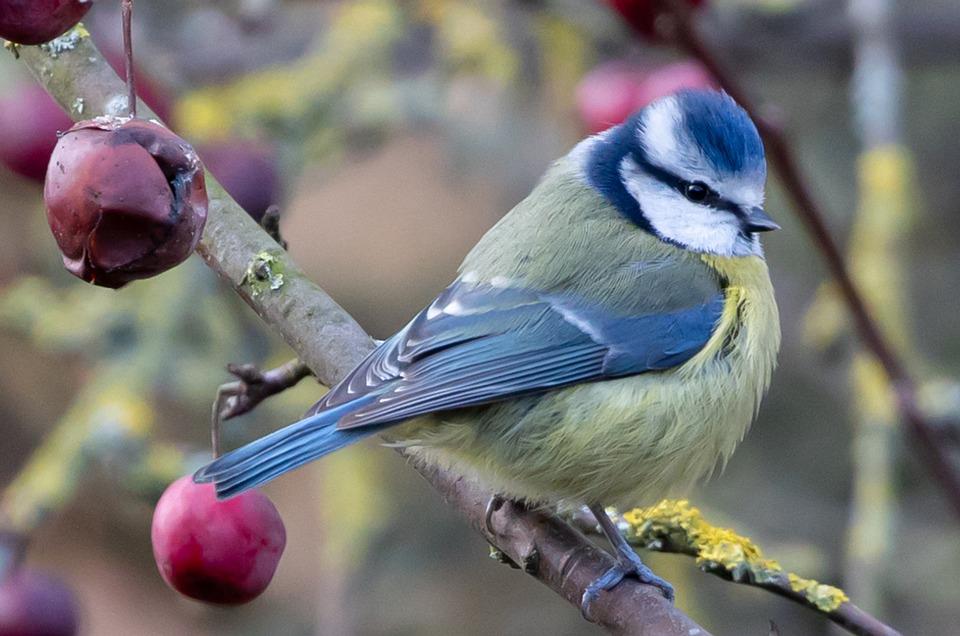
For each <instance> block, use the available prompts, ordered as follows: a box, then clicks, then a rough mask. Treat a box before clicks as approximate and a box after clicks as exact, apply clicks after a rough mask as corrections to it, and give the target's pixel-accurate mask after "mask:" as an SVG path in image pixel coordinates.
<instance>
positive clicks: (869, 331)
mask: <svg viewBox="0 0 960 636" xmlns="http://www.w3.org/2000/svg"><path fill="white" fill-rule="evenodd" d="M660 2H662V3H663V6H664V7H665V8H666V9H667V10H668V11H669V12H670V14H671V15H672V16H673V18H674V20H673V24H672V26H673V28H674V36H675V38H676V41H677V43H678V45H679V46H680V47H681V48H683V49H684V50H686V51H687V52H688V53H689V54H690V55H691V56H693V57H694V58H696V59H697V60H699V61H700V62H701V63H702V64H703V65H704V66H705V67H706V68H707V69H708V70H709V71H710V72H711V73H712V74H713V75H714V76H715V77H716V78H717V81H718V82H719V83H720V85H721V86H723V88H724V89H725V90H726V91H727V93H729V94H730V96H731V97H733V98H734V99H735V100H736V101H737V102H738V103H739V104H740V105H741V106H743V107H744V108H745V109H746V110H747V111H748V112H749V113H750V115H751V116H752V117H753V119H754V121H755V122H756V124H757V128H758V129H759V130H760V134H761V135H762V136H763V139H764V142H765V145H766V150H767V154H768V156H769V157H770V159H771V161H772V163H773V165H774V167H775V168H776V169H777V171H778V172H779V174H780V180H781V182H782V184H783V187H784V189H785V190H786V191H787V193H788V195H789V196H790V198H791V199H792V200H793V204H794V209H795V211H796V213H797V214H798V215H799V217H800V218H801V220H802V221H803V222H804V223H805V224H806V226H807V230H808V231H809V232H810V234H811V236H812V238H813V242H814V245H815V246H816V247H817V249H819V250H820V253H821V254H822V256H823V258H824V260H825V261H826V264H827V268H828V270H829V271H830V274H831V275H832V276H833V278H834V279H835V281H836V283H837V287H838V291H839V293H840V295H841V297H842V298H843V300H844V303H845V304H846V305H847V307H848V308H849V310H850V312H851V314H852V317H853V320H854V324H855V326H856V328H857V331H858V332H859V334H860V337H861V339H862V340H863V344H864V346H865V347H866V348H867V349H868V350H869V351H870V352H871V353H872V354H873V356H874V357H875V358H876V360H877V362H878V363H879V364H880V366H881V367H882V368H883V370H884V372H885V374H886V376H887V378H888V380H889V384H890V389H891V390H892V393H893V399H894V400H895V404H896V408H897V410H898V412H899V414H900V417H901V418H902V420H903V422H905V423H906V425H907V427H908V429H909V431H910V433H911V434H912V435H913V438H914V440H915V441H916V442H917V447H918V450H919V452H920V453H921V455H922V456H923V459H924V463H925V464H926V465H928V466H929V468H930V471H931V472H932V473H933V476H934V478H935V479H936V480H937V482H938V483H939V485H940V487H941V490H942V491H943V493H944V495H945V496H946V498H947V500H948V501H949V502H950V504H951V506H952V507H953V509H954V512H955V513H956V514H957V515H960V472H958V470H957V466H956V465H955V464H954V462H953V461H952V459H951V458H950V456H949V454H948V452H947V449H946V448H944V445H943V444H942V443H941V441H942V439H941V437H940V436H938V435H937V433H936V430H935V429H936V428H937V427H936V426H934V425H933V424H931V422H930V421H928V419H927V417H926V415H925V414H924V413H923V411H922V410H921V409H920V407H919V406H918V404H917V397H916V393H917V385H916V382H915V381H914V379H913V377H912V376H911V375H910V373H909V372H908V371H907V368H906V366H905V365H904V363H903V360H902V359H901V357H900V355H899V354H898V353H897V352H896V350H895V349H894V347H893V345H892V344H891V343H890V341H889V340H888V339H887V337H886V336H885V335H884V333H883V331H882V330H881V328H880V325H879V324H878V323H877V321H876V319H875V318H874V317H873V315H872V314H871V312H870V310H869V309H868V306H867V302H866V300H864V296H863V294H862V293H861V291H860V289H859V288H858V287H857V285H856V284H855V283H854V281H853V278H852V277H851V276H850V272H849V270H848V269H847V266H846V264H845V262H844V258H843V255H842V254H841V252H840V249H839V247H838V246H837V243H836V242H835V241H834V239H833V235H832V234H831V232H830V230H829V229H828V228H827V224H826V222H825V220H824V219H825V218H826V217H825V215H824V213H823V210H822V208H821V207H820V204H819V203H818V202H817V200H816V198H815V197H814V195H813V191H812V190H811V188H810V186H809V184H808V183H807V181H806V180H805V179H804V177H803V175H802V173H801V171H800V167H799V165H798V163H797V160H796V157H795V156H794V153H793V150H792V148H791V145H790V142H789V140H788V139H787V136H786V134H785V133H784V131H783V130H782V129H781V127H780V126H779V125H778V124H776V123H774V122H773V121H771V120H770V119H769V118H767V117H765V116H763V112H764V111H763V110H762V109H761V108H759V107H758V106H757V104H756V103H755V102H754V101H753V100H752V99H751V98H750V97H749V95H748V94H747V93H746V92H745V91H744V90H743V87H742V86H741V85H740V82H739V81H738V80H737V78H736V77H735V75H734V74H733V73H731V72H730V71H729V69H728V68H727V67H726V66H725V65H724V64H723V62H721V61H720V59H719V57H718V56H717V55H716V53H715V51H714V50H713V49H712V47H710V46H709V45H708V44H707V42H706V41H705V40H704V39H703V38H702V37H701V35H700V32H699V30H698V28H697V26H696V23H695V19H694V15H693V11H692V10H691V8H690V6H689V5H688V4H687V1H686V0H660Z"/></svg>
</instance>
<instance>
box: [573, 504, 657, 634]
mask: <svg viewBox="0 0 960 636" xmlns="http://www.w3.org/2000/svg"><path fill="white" fill-rule="evenodd" d="M590 511H591V512H593V514H594V516H595V517H596V518H597V522H598V523H599V524H600V528H601V529H602V530H603V533H604V534H605V535H606V537H607V539H608V540H609V541H610V543H611V545H612V546H613V547H614V550H615V554H616V557H617V564H616V565H614V566H613V567H612V568H610V569H609V570H607V571H606V572H604V573H603V574H602V575H601V576H600V577H599V578H597V580H596V581H594V582H593V583H591V584H590V585H588V586H587V589H586V590H584V592H583V596H582V597H581V599H580V612H581V613H582V614H583V617H584V618H585V619H587V620H588V621H592V619H591V617H590V606H591V604H593V602H594V601H596V600H597V597H598V596H600V592H604V591H607V590H612V589H613V588H614V587H616V586H617V585H618V584H619V583H620V581H622V580H623V579H624V578H626V577H628V576H632V577H634V578H635V579H637V580H638V581H640V582H641V583H644V584H646V585H652V586H654V587H656V588H658V589H659V590H660V591H661V592H662V593H663V596H664V598H666V599H667V600H668V601H670V602H671V603H672V602H673V599H674V596H675V593H674V590H673V586H672V585H670V583H668V582H667V581H665V580H663V579H662V578H660V577H659V576H657V575H656V574H654V573H653V570H651V569H650V568H649V567H647V565H646V564H645V563H644V562H643V561H642V560H641V559H640V556H639V555H638V554H637V553H636V552H635V551H634V549H633V547H632V546H631V545H630V544H629V543H627V541H626V539H624V538H623V535H621V534H620V532H619V531H618V530H617V528H616V526H615V525H614V524H613V522H612V521H611V520H610V517H609V516H607V513H606V511H604V509H603V508H602V507H600V506H591V507H590Z"/></svg>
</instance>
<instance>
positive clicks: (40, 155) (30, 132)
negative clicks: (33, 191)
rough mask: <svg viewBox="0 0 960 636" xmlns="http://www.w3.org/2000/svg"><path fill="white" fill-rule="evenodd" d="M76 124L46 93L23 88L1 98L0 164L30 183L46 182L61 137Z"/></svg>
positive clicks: (35, 86)
mask: <svg viewBox="0 0 960 636" xmlns="http://www.w3.org/2000/svg"><path fill="white" fill-rule="evenodd" d="M70 126H73V122H72V121H71V120H70V118H69V117H68V116H67V114H66V113H65V112H63V110H61V109H60V106H58V105H57V103H56V102H55V101H53V98H51V97H50V96H49V95H48V94H47V92H46V91H45V90H43V89H42V88H40V87H39V86H37V85H36V84H23V85H22V86H17V87H15V88H13V89H12V90H11V91H10V93H9V94H8V95H6V96H5V97H2V98H0V163H2V164H3V165H4V166H6V167H7V168H9V169H10V170H12V171H13V172H16V173H17V174H20V175H23V176H24V177H27V178H28V179H33V180H35V181H41V182H42V181H43V176H44V175H45V174H46V173H47V164H48V163H50V154H51V153H52V152H53V147H54V146H56V145H57V133H58V132H61V131H64V130H67V129H68V128H70Z"/></svg>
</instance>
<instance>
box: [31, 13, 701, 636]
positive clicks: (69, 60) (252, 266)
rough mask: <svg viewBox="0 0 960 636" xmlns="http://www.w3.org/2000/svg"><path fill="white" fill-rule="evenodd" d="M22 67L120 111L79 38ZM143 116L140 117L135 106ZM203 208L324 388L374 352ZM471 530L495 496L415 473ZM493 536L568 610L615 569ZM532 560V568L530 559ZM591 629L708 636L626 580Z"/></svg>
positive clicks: (308, 286)
mask: <svg viewBox="0 0 960 636" xmlns="http://www.w3.org/2000/svg"><path fill="white" fill-rule="evenodd" d="M20 54H21V59H22V60H23V61H24V63H25V64H26V65H27V66H28V68H29V69H30V71H31V72H32V73H33V75H34V76H35V77H36V78H37V80H38V81H39V82H40V83H41V84H42V85H43V86H44V87H45V88H46V89H47V90H48V91H49V92H50V94H51V95H52V96H53V97H54V98H55V99H56V100H57V101H58V102H59V103H60V104H61V105H62V106H63V107H64V108H65V109H66V110H68V112H70V114H71V115H72V116H74V117H78V116H79V113H78V112H77V111H76V110H75V109H74V108H73V105H75V104H77V103H78V102H79V103H81V104H84V105H85V109H84V112H85V113H91V114H92V113H107V112H111V113H112V112H114V111H115V109H116V106H115V105H116V104H117V103H122V102H124V101H125V99H124V97H123V95H124V91H125V88H124V85H123V83H122V82H121V81H120V79H119V78H118V77H117V76H116V75H115V74H114V73H113V71H111V70H110V67H109V66H108V65H107V63H106V62H105V61H104V59H103V58H102V56H101V55H100V54H99V52H98V51H97V50H96V48H95V47H94V46H93V43H92V42H90V40H89V38H88V37H86V35H85V31H83V29H82V28H78V29H75V30H74V31H72V32H70V33H68V34H67V35H65V36H63V37H61V38H59V39H58V40H55V41H54V42H53V43H51V44H49V45H44V46H41V47H23V48H22V49H21V51H20ZM140 108H141V112H144V113H147V112H148V111H147V109H146V107H145V106H143V105H142V104H141V105H140ZM207 180H208V181H207V184H208V188H207V189H208V192H209V195H210V208H209V217H208V221H207V227H206V229H205V231H204V237H203V240H202V241H201V244H200V246H199V247H198V252H199V253H200V255H201V256H202V257H203V259H204V260H205V261H206V262H207V264H208V265H209V266H210V267H211V268H213V269H214V270H216V271H217V272H218V273H219V274H220V275H221V276H222V277H223V278H224V279H225V280H226V281H227V282H229V283H230V284H231V285H232V286H233V288H234V290H236V292H237V293H238V294H239V295H240V296H241V297H242V298H243V299H244V300H245V301H246V302H247V304H248V305H250V307H251V308H253V309H254V311H256V312H257V314H258V315H259V316H260V317H261V318H263V320H264V321H265V322H266V323H267V324H269V325H270V326H272V327H273V328H275V329H276V330H277V331H278V332H279V333H280V334H281V335H282V336H283V338H284V339H285V340H286V341H287V343H288V344H289V345H290V346H291V347H292V348H293V349H294V351H296V352H297V354H298V355H299V356H300V358H301V360H303V362H304V363H305V364H306V365H307V366H309V367H310V368H311V369H312V370H313V371H314V373H315V375H316V376H317V377H318V378H319V379H320V380H321V382H323V383H324V384H327V385H330V384H333V383H335V382H336V381H338V380H339V379H341V378H343V377H344V376H345V375H346V373H347V372H349V371H350V370H351V369H352V368H353V367H354V366H355V365H356V364H357V363H358V362H359V361H360V360H362V358H363V357H364V356H365V355H366V353H368V352H369V351H370V350H371V349H372V348H373V341H372V340H371V339H370V337H369V336H368V335H367V334H366V333H364V331H363V330H362V329H361V327H360V326H359V325H358V324H357V323H356V322H355V321H354V320H353V318H351V317H350V315H349V314H347V313H346V312H345V311H344V310H343V309H342V308H341V307H340V306H339V305H337V304H336V303H335V302H334V301H333V300H332V299H331V298H330V297H329V296H327V294H326V293H325V292H323V290H321V289H320V288H319V287H318V286H316V285H315V284H314V283H312V282H311V281H310V280H309V279H308V278H307V276H306V275H305V274H304V273H303V272H302V271H301V270H300V269H299V268H298V267H297V266H296V265H295V264H294V262H293V261H292V260H291V259H290V257H289V256H288V255H287V254H286V252H285V251H284V250H283V249H282V248H280V246H278V245H277V244H276V242H274V240H273V239H272V238H271V237H270V236H269V235H268V234H267V233H266V232H264V230H263V229H262V228H261V227H260V226H258V225H257V224H256V222H254V221H253V220H252V219H251V218H250V217H249V216H248V215H247V214H246V213H245V212H244V211H243V210H242V209H241V208H240V207H239V206H238V205H237V204H236V203H235V202H234V201H233V200H232V199H230V197H229V196H228V195H227V194H226V192H224V190H223V188H222V187H221V186H220V185H219V184H218V183H217V182H216V180H215V179H213V177H212V176H211V175H209V174H208V175H207ZM417 469H418V470H419V471H420V472H421V474H422V475H423V476H424V477H425V478H426V479H427V481H429V482H430V483H431V485H433V486H434V488H436V489H437V490H438V491H439V492H440V493H441V494H442V495H443V496H444V498H445V499H446V501H447V502H448V503H450V504H451V505H452V506H454V507H455V508H456V509H457V510H458V511H459V512H460V513H461V514H462V515H463V516H464V517H465V518H466V519H467V520H468V521H469V522H470V524H471V525H472V526H473V527H474V528H478V529H479V528H482V526H483V525H484V521H483V520H484V518H485V508H486V503H487V501H488V500H489V499H490V497H491V495H492V493H489V492H485V491H484V490H483V489H482V488H481V487H480V486H479V485H477V484H473V483H471V482H468V481H467V480H466V479H464V478H463V477H461V476H458V475H454V474H452V473H449V472H447V471H443V470H439V469H436V468H427V467H417ZM494 527H495V529H497V534H496V536H494V535H490V534H488V533H486V532H485V531H484V537H485V538H486V539H487V540H488V541H490V542H491V543H492V544H494V545H495V546H496V547H497V548H498V549H499V550H500V551H502V552H503V553H504V554H506V555H507V556H508V557H509V558H510V559H511V560H513V561H514V562H516V563H523V564H526V565H527V567H526V569H525V571H527V572H528V573H529V574H530V575H531V576H533V577H535V578H536V579H538V580H539V581H541V582H542V583H544V584H545V585H547V586H548V587H550V588H551V589H552V590H553V591H554V592H556V593H557V594H559V595H560V596H561V597H563V598H564V599H566V600H567V601H569V602H570V603H571V604H572V605H574V606H575V607H578V608H579V606H580V600H581V598H582V595H583V592H584V590H585V589H586V587H587V585H588V584H589V583H590V582H592V581H593V580H595V579H596V578H597V577H598V576H599V575H600V574H601V573H602V572H604V571H605V570H607V569H608V568H609V567H610V566H611V565H613V560H612V557H610V556H609V555H607V554H606V553H604V552H602V551H600V550H598V549H597V548H595V547H593V546H592V545H591V544H590V543H589V541H587V539H586V538H585V537H583V536H582V535H581V534H580V533H578V532H577V531H575V530H574V529H573V528H571V527H570V526H568V525H566V524H565V523H563V522H562V521H560V520H559V519H557V518H556V517H554V516H552V515H550V514H548V513H545V512H542V511H530V510H522V509H519V508H516V507H514V506H503V507H502V508H501V509H500V511H499V512H497V513H496V515H495V516H494ZM534 555H536V558H534ZM592 614H593V617H594V618H595V620H596V621H597V622H598V623H599V624H600V625H601V626H603V627H606V628H607V629H609V630H611V631H612V632H615V633H620V634H636V635H642V634H649V635H651V636H653V635H657V636H670V635H677V636H681V635H682V636H689V635H691V634H707V632H706V630H704V629H703V628H702V627H700V626H698V625H697V624H696V623H694V622H693V621H692V620H691V619H690V618H689V617H687V616H686V615H685V614H683V612H681V611H680V610H679V609H677V608H676V607H675V606H673V605H672V604H671V603H669V602H668V601H666V600H665V599H664V598H663V596H662V594H661V593H660V591H659V590H657V589H656V588H654V587H651V586H647V585H642V584H640V583H639V582H637V581H635V580H632V579H626V580H624V581H623V582H622V583H621V584H620V585H618V586H617V587H615V588H614V589H613V590H610V591H609V592H606V593H604V594H602V595H601V597H600V598H599V599H598V601H597V602H596V603H595V604H594V606H593V607H592Z"/></svg>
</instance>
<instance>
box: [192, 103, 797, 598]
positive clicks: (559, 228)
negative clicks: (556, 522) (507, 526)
mask: <svg viewBox="0 0 960 636" xmlns="http://www.w3.org/2000/svg"><path fill="white" fill-rule="evenodd" d="M765 180H766V163H765V159H764V151H763V145H762V143H761V141H760V137H759V135H758V134H757V130H756V128H755V127H754V125H753V122H752V121H751V120H750V118H749V116H748V115H747V114H746V113H745V112H744V111H743V110H742V109H741V108H740V107H739V106H738V105H737V104H736V103H735V102H734V101H733V100H732V99H731V98H730V97H729V96H727V95H726V94H724V93H718V92H713V91H684V92H680V93H677V94H675V95H672V96H669V97H666V98H663V99H660V100H658V101H656V102H653V103H652V104H650V105H648V106H647V107H645V108H643V109H642V110H641V111H639V112H637V113H636V114H635V115H634V116H633V117H631V118H630V119H629V120H628V121H626V122H625V123H623V124H621V125H619V126H616V127H614V128H611V129H609V130H607V131H606V132H603V133H601V134H599V135H596V136H593V137H590V138H588V139H586V140H584V141H582V142H581V143H580V144H578V145H577V146H576V147H575V148H574V149H573V150H572V151H571V152H570V153H569V154H568V155H567V156H566V157H564V158H562V159H560V160H559V161H557V162H556V163H555V164H554V165H553V166H552V167H551V168H550V169H549V170H548V171H547V173H546V175H545V176H544V177H543V179H542V180H541V181H540V183H539V185H537V187H536V188H535V189H534V190H533V192H532V193H531V194H530V195H529V196H528V197H527V198H526V199H524V200H523V201H522V202H520V203H519V204H518V205H517V206H516V207H515V208H514V209H513V210H512V211H511V212H510V213H509V214H507V215H506V216H505V217H504V218H503V219H502V220H501V221H500V222H499V223H497V225H496V226H495V227H493V228H492V229H491V230H490V231H489V232H488V233H487V234H486V235H485V236H484V237H483V238H482V239H481V240H480V242H479V243H478V244H477V245H476V247H474V248H473V250H472V251H471V252H470V253H469V254H468V255H467V257H466V259H465V260H464V262H463V265H462V266H461V268H460V275H459V277H458V278H457V279H456V280H455V281H454V282H453V284H452V285H450V286H449V287H448V288H447V289H446V290H444V291H443V292H442V293H441V294H440V295H439V296H438V297H437V298H436V299H435V300H434V301H433V303H431V304H430V306H429V307H427V308H426V309H424V310H423V311H422V312H420V313H419V314H418V315H417V316H416V317H415V318H414V319H413V320H412V321H411V322H410V323H409V324H408V325H407V326H406V327H405V328H404V329H402V330H401V331H400V332H399V333H397V334H396V335H394V336H393V337H391V338H390V339H388V340H387V341H385V342H384V343H383V344H381V345H380V346H379V347H377V349H376V350H374V351H373V352H372V353H370V355H368V356H367V358H366V359H365V360H364V361H363V362H361V363H360V364H359V365H358V366H357V368H356V369H354V370H353V371H352V372H351V373H350V374H349V375H348V376H347V377H346V378H345V379H344V380H343V381H342V382H340V383H339V384H338V385H336V386H334V387H333V388H332V389H331V390H330V392H329V393H327V394H326V395H325V396H324V397H323V399H322V400H320V402H319V403H318V404H316V405H315V406H314V407H313V409H312V410H311V412H310V413H308V415H307V417H306V418H305V419H303V420H301V421H299V422H297V423H295V424H292V425H290V426H287V427H286V428H283V429H280V430H278V431H276V432H275V433H273V434H270V435H267V436H265V437H263V438H261V439H258V440H256V441H254V442H253V443H251V444H248V445H247V446H244V447H242V448H240V449H238V450H235V451H233V452H231V453H228V454H226V455H224V456H223V457H221V458H219V459H217V460H215V461H214V462H212V463H211V464H209V465H208V466H206V467H205V468H203V469H201V470H200V471H199V472H198V473H197V475H196V480H197V481H200V482H214V483H215V484H216V488H217V492H218V494H219V495H220V496H221V497H229V496H232V495H235V494H237V493H240V492H243V491H244V490H247V489H249V488H253V487H255V486H258V485H260V484H263V483H265V482H267V481H269V480H271V479H273V478H275V477H277V476H279V475H282V474H284V473H286V472H288V471H290V470H293V469H294V468H297V467H298V466H302V465H303V464H306V463H307V462H310V461H313V460H315V459H317V458H319V457H322V456H323V455H326V454H327V453H330V452H333V451H335V450H337V449H339V448H342V447H344V446H346V445H348V444H352V443H353V442H356V441H359V440H361V439H363V438H365V437H368V436H370V435H373V434H375V433H383V432H386V431H389V436H390V438H391V439H392V440H395V441H396V443H398V444H402V445H406V446H408V447H409V448H410V450H411V452H412V453H413V454H414V455H415V456H416V457H418V458H419V459H420V460H421V461H424V462H429V463H436V464H440V465H442V466H444V467H447V468H449V469H451V470H454V471H457V472H459V473H461V474H465V475H468V476H472V477H474V478H476V479H477V480H479V481H480V482H482V483H484V484H486V485H488V486H490V487H491V488H493V489H494V491H495V492H498V493H501V494H502V496H503V497H507V498H513V499H516V500H521V501H525V502H529V503H535V504H550V503H555V502H558V501H571V502H578V503H582V504H585V505H587V506H589V507H590V509H591V511H593V513H594V515H595V516H596V517H597V521H598V522H599V523H600V525H601V527H602V528H603V530H604V531H605V533H606V534H607V537H608V539H609V540H610V541H611V543H612V544H613V546H614V547H615V549H616V553H617V557H618V565H617V566H616V567H615V568H613V569H612V570H611V571H610V572H608V573H607V574H606V575H604V576H603V577H601V578H600V579H599V580H597V581H596V582H594V584H593V585H591V586H590V588H589V589H588V590H587V592H586V594H585V595H584V609H585V611H586V610H587V608H588V606H589V603H590V602H591V601H592V600H593V599H594V598H595V597H596V596H597V594H598V593H599V592H600V591H601V590H604V589H610V588H611V587H613V586H614V585H616V584H617V583H618V582H619V581H620V580H621V579H622V578H623V577H624V576H626V575H633V576H637V577H638V578H640V579H641V580H642V581H644V582H647V583H650V584H653V585H656V586H658V587H660V589H661V590H663V592H664V594H665V595H667V596H668V597H669V598H672V596H673V589H672V587H671V586H670V584H669V583H667V582H666V581H664V580H662V579H660V578H659V577H657V576H656V575H654V574H653V572H651V571H650V570H649V569H648V568H647V567H646V566H645V565H644V564H643V563H642V562H641V561H640V559H639V557H638V556H637V555H636V553H635V552H634V551H633V549H632V548H631V547H630V546H629V545H628V544H627V543H626V541H624V539H623V538H622V537H621V535H620V534H619V533H618V532H617V529H616V528H615V527H614V526H613V524H612V523H611V521H610V519H609V518H608V517H607V515H606V513H605V512H604V508H603V506H605V505H617V504H629V505H638V504H641V503H652V502H654V501H655V500H657V499H659V498H662V497H664V496H666V495H668V494H674V493H676V492H677V491H678V490H682V489H685V488H687V487H689V486H690V485H692V484H693V483H694V482H696V481H697V480H699V479H701V478H704V477H706V476H707V475H709V474H710V473H711V472H712V471H713V470H714V469H715V468H716V467H717V465H718V464H723V463H724V462H725V461H726V460H727V458H728V457H729V456H730V454H731V453H732V452H733V450H734V447H735V446H736V445H737V443H738V442H739V441H740V440H741V439H742V438H743V435H744V433H745V432H746V430H747V428H748V427H749V424H750V422H751V420H752V418H753V417H754V415H755V413H756V410H757V408H758V405H759V402H760V399H761V396H762V394H763V392H764V391H765V389H766V387H767V385H768V383H769V380H770V375H771V372H772V371H773V368H774V366H775V361H776V354H777V350H778V348H779V344H780V327H779V319H778V315H777V307H776V303H775V301H774V295H773V288H772V286H771V283H770V278H769V275H768V272H767V266H766V263H765V261H764V258H763V251H762V248H761V246H760V241H759V238H758V233H760V232H766V231H768V230H774V229H777V227H778V226H777V224H776V223H774V222H773V220H771V218H770V217H769V216H767V214H766V213H765V212H764V209H763V207H762V206H763V200H764V183H765Z"/></svg>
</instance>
